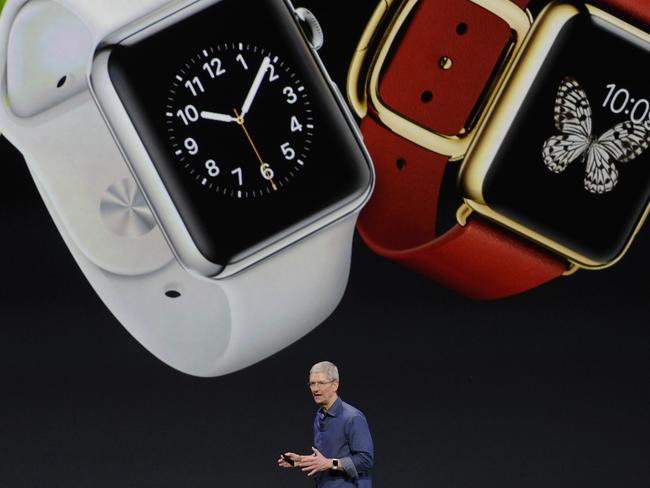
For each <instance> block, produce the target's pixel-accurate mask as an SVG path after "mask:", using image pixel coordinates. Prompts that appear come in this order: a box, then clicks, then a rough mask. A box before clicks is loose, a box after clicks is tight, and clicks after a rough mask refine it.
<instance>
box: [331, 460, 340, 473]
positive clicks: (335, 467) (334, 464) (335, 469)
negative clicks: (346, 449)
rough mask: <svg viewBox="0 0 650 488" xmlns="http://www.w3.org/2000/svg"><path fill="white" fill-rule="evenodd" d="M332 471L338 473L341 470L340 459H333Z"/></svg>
mask: <svg viewBox="0 0 650 488" xmlns="http://www.w3.org/2000/svg"><path fill="white" fill-rule="evenodd" d="M332 469H333V470H334V471H337V470H338V469H339V460H338V459H332Z"/></svg>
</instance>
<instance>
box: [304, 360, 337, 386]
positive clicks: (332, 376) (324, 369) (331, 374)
mask: <svg viewBox="0 0 650 488" xmlns="http://www.w3.org/2000/svg"><path fill="white" fill-rule="evenodd" d="M314 373H325V374H326V375H327V379H328V380H329V381H338V380H339V368H337V367H336V364H334V363H330V362H329V361H321V362H320V363H316V364H314V365H313V366H312V367H311V370H310V371H309V374H314Z"/></svg>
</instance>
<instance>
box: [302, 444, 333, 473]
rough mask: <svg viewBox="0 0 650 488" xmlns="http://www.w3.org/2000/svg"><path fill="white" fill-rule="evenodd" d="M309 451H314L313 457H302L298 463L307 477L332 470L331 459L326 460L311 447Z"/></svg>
mask: <svg viewBox="0 0 650 488" xmlns="http://www.w3.org/2000/svg"><path fill="white" fill-rule="evenodd" d="M311 450H312V451H314V454H313V456H303V458H302V460H301V462H300V465H301V466H302V470H303V471H305V472H306V473H307V476H313V475H315V474H316V473H320V472H321V471H327V470H328V469H332V460H331V459H327V458H326V457H325V456H323V455H322V454H321V453H320V451H319V450H318V449H316V448H315V447H312V448H311Z"/></svg>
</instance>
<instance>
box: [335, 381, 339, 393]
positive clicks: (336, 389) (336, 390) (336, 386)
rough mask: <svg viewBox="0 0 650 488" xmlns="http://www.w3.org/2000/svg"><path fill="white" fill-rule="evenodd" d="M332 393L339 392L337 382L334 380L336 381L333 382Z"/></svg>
mask: <svg viewBox="0 0 650 488" xmlns="http://www.w3.org/2000/svg"><path fill="white" fill-rule="evenodd" d="M334 391H335V392H336V393H338V392H339V380H336V381H335V382H334Z"/></svg>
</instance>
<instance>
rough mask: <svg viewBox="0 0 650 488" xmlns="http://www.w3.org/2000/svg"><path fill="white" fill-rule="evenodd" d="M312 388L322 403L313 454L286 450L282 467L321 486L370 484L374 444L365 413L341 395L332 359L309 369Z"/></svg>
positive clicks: (364, 486) (348, 487)
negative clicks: (307, 477)
mask: <svg viewBox="0 0 650 488" xmlns="http://www.w3.org/2000/svg"><path fill="white" fill-rule="evenodd" d="M309 388H310V389H311V394H312V396H313V398H314V401H315V402H316V403H317V404H318V405H319V406H320V408H319V409H318V411H317V412H316V417H315V418H314V447H312V451H313V454H306V455H299V454H295V453H293V452H287V453H284V454H283V455H282V456H281V457H280V459H278V465H279V466H280V467H282V468H299V469H302V471H303V472H305V473H307V475H308V476H313V477H314V480H315V481H316V486H317V487H318V488H352V487H355V488H371V487H372V477H371V472H372V465H373V447H372V437H371V436H370V430H369V429H368V422H367V421H366V418H365V417H364V415H363V414H362V413H361V412H360V411H359V410H357V409H356V408H354V407H353V406H351V405H348V404H347V403H345V402H344V401H343V400H341V399H340V398H339V396H338V388H339V371H338V368H337V367H336V366H335V365H334V364H332V363H330V362H329V361H323V362H321V363H317V364H315V365H314V366H313V367H312V368H311V371H310V372H309Z"/></svg>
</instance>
